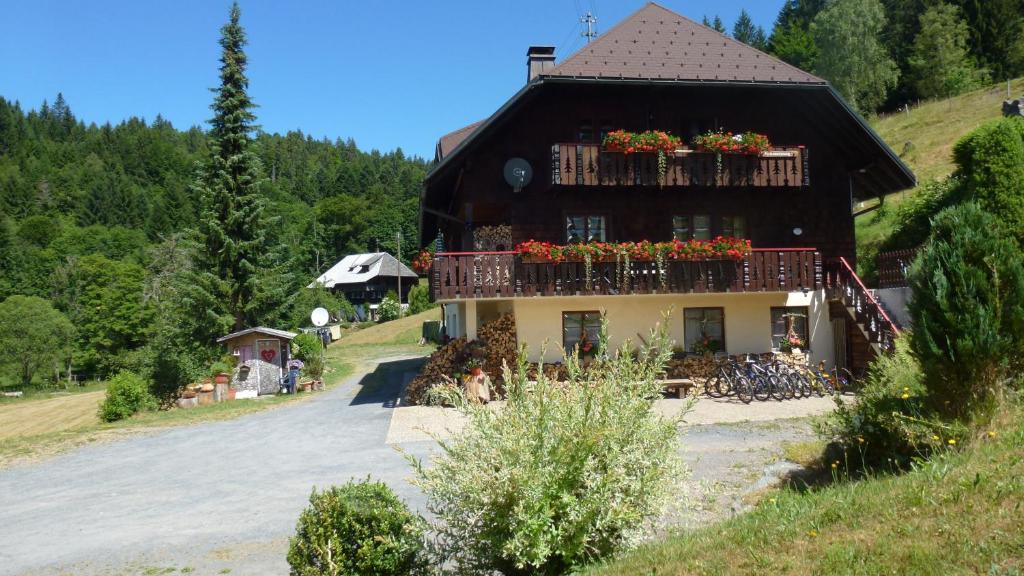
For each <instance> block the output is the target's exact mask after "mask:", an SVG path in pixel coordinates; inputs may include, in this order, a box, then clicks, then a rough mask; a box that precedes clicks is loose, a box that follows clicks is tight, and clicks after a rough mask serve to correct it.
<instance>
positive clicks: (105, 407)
mask: <svg viewBox="0 0 1024 576" xmlns="http://www.w3.org/2000/svg"><path fill="white" fill-rule="evenodd" d="M155 407H156V400H155V399H154V398H153V396H152V395H150V393H149V384H148V383H147V382H146V381H145V380H144V379H143V378H142V377H141V376H139V375H138V374H135V373H132V372H119V373H118V374H117V376H114V377H113V378H112V379H111V380H110V384H108V385H107V397H106V399H104V400H103V404H101V405H100V414H99V416H100V419H101V420H103V421H104V422H114V421H116V420H123V419H125V418H129V417H131V416H132V415H133V414H136V413H138V412H142V411H143V410H152V409H154V408H155Z"/></svg>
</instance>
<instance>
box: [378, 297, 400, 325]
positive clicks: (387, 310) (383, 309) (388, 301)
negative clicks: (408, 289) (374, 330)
mask: <svg viewBox="0 0 1024 576" xmlns="http://www.w3.org/2000/svg"><path fill="white" fill-rule="evenodd" d="M401 315H402V306H401V304H399V302H398V296H397V295H396V294H395V292H394V291H393V290H389V291H388V293H387V296H384V299H383V300H381V301H380V307H378V308H377V318H378V319H379V320H380V321H381V322H390V321H392V320H397V319H398V318H399V317H400V316H401Z"/></svg>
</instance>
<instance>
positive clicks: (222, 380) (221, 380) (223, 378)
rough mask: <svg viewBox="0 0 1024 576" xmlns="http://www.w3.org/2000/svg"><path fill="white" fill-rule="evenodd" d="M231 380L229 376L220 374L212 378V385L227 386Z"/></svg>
mask: <svg viewBox="0 0 1024 576" xmlns="http://www.w3.org/2000/svg"><path fill="white" fill-rule="evenodd" d="M230 380H231V376H229V375H227V374H225V373H223V372H221V373H220V374H217V375H216V376H214V377H213V383H214V384H227V383H228V382H229V381H230Z"/></svg>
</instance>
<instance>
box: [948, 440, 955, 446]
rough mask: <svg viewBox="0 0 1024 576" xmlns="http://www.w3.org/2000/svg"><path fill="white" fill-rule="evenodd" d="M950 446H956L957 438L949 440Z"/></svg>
mask: <svg viewBox="0 0 1024 576" xmlns="http://www.w3.org/2000/svg"><path fill="white" fill-rule="evenodd" d="M949 445H950V446H956V439H955V438H950V439H949Z"/></svg>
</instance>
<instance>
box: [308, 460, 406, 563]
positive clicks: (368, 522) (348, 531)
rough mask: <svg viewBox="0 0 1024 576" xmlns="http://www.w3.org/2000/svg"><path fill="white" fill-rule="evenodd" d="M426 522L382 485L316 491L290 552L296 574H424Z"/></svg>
mask: <svg viewBox="0 0 1024 576" xmlns="http://www.w3.org/2000/svg"><path fill="white" fill-rule="evenodd" d="M423 524H424V523H423V521H422V519H421V518H419V517H418V516H416V515H414V514H413V513H412V512H410V511H409V509H408V507H406V505H405V504H404V503H403V502H402V501H401V500H399V499H398V497H397V496H395V493H394V492H392V491H391V489H390V488H388V487H387V486H386V485H385V484H383V483H381V482H371V481H369V480H364V481H362V482H348V483H346V484H344V485H342V486H334V487H331V488H329V489H327V490H325V491H323V492H319V493H318V492H317V491H316V489H314V490H313V494H312V495H311V496H310V497H309V507H308V508H306V509H305V510H304V511H303V512H302V514H301V515H300V516H299V521H298V524H297V525H296V535H295V536H294V537H293V538H292V539H291V542H290V545H289V548H288V564H290V565H291V574H292V575H293V576H321V575H330V576H341V575H345V574H352V575H369V574H379V575H385V574H387V575H395V576H398V575H401V574H415V573H418V572H419V571H420V570H421V569H422V568H423V566H424V562H423V561H424V558H425V556H424V540H423Z"/></svg>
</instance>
